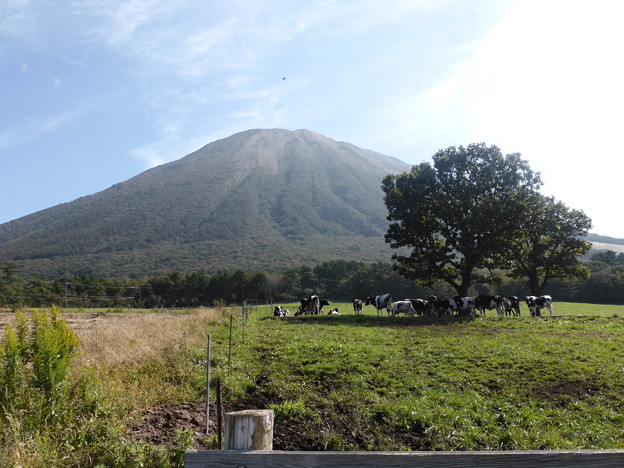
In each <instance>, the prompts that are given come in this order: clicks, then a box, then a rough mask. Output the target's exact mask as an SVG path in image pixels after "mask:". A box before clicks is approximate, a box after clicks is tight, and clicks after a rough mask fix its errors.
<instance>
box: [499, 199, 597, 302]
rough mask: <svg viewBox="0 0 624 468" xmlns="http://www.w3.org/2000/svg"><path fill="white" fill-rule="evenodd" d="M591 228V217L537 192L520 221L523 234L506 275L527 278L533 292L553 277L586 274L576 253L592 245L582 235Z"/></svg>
mask: <svg viewBox="0 0 624 468" xmlns="http://www.w3.org/2000/svg"><path fill="white" fill-rule="evenodd" d="M590 228H591V220H590V219H589V218H588V217H587V216H586V215H585V214H584V213H583V212H582V211H579V210H573V209H571V208H568V207H567V206H565V205H564V204H563V203H562V202H558V201H556V200H555V199H554V198H552V197H545V196H543V195H540V194H537V195H536V196H535V197H534V199H533V200H532V202H531V203H530V206H529V209H528V210H527V211H526V214H525V219H524V220H523V222H522V224H521V229H522V231H523V235H522V236H521V238H520V240H519V241H518V242H517V243H516V244H514V247H513V250H514V255H513V259H512V265H511V266H512V268H511V271H510V272H509V276H510V277H512V278H515V279H522V278H526V279H527V287H528V288H529V290H530V291H531V294H534V295H539V294H541V293H542V291H543V290H544V288H545V287H546V285H547V284H548V282H549V280H551V279H554V278H578V279H587V278H589V268H587V266H585V265H583V264H582V263H581V262H580V260H579V257H581V256H583V255H585V254H586V253H587V252H589V250H590V249H591V242H588V241H586V240H583V239H581V237H582V236H584V235H586V234H587V231H588V230H589V229H590Z"/></svg>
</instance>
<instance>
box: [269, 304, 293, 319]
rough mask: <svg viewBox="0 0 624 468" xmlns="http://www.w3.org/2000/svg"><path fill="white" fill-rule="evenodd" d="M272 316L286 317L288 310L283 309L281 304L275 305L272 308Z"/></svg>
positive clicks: (288, 314) (288, 313)
mask: <svg viewBox="0 0 624 468" xmlns="http://www.w3.org/2000/svg"><path fill="white" fill-rule="evenodd" d="M273 316H274V317H288V316H290V311H289V310H288V309H284V308H283V307H282V306H275V309H273Z"/></svg>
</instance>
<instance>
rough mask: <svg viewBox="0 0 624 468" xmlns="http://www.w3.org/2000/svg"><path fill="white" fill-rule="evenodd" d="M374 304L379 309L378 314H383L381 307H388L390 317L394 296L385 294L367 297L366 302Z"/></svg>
mask: <svg viewBox="0 0 624 468" xmlns="http://www.w3.org/2000/svg"><path fill="white" fill-rule="evenodd" d="M364 305H373V306H375V309H377V315H378V316H380V315H381V309H386V311H387V312H388V317H390V307H391V306H392V296H391V295H390V294H383V295H381V296H369V297H368V298H367V299H366V304H364Z"/></svg>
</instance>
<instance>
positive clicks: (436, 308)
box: [429, 295, 452, 317]
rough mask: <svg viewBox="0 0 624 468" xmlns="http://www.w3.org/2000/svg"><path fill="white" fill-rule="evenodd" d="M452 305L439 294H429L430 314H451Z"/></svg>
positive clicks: (432, 315) (435, 315) (434, 315)
mask: <svg viewBox="0 0 624 468" xmlns="http://www.w3.org/2000/svg"><path fill="white" fill-rule="evenodd" d="M451 312H452V311H451V305H450V304H449V301H448V299H440V298H439V297H438V296H433V295H431V296H429V315H430V316H431V317H438V316H440V315H450V313H451Z"/></svg>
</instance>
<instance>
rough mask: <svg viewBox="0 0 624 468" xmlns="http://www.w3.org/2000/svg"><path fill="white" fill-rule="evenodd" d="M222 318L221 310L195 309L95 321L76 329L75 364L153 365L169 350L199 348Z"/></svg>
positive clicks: (122, 316) (121, 316) (128, 315)
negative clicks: (76, 351) (78, 352)
mask: <svg viewBox="0 0 624 468" xmlns="http://www.w3.org/2000/svg"><path fill="white" fill-rule="evenodd" d="M113 315H115V314H113ZM222 317H223V311H222V310H219V309H207V308H199V309H193V310H189V311H188V312H187V313H184V314H171V313H160V312H155V313H149V314H145V313H141V314H122V315H116V316H113V317H112V318H111V319H110V320H106V319H104V320H101V321H99V322H97V321H96V322H95V323H94V324H93V325H92V326H88V327H84V328H83V327H77V328H78V329H77V331H76V333H77V334H78V338H79V339H80V342H81V353H80V357H79V358H78V362H79V363H80V364H82V365H85V366H96V367H97V366H100V365H107V366H119V365H121V366H134V365H142V364H144V363H146V362H153V361H155V360H158V358H160V357H162V356H163V353H165V352H166V351H168V350H170V349H172V348H176V347H177V348H182V347H187V346H188V347H200V346H202V344H203V343H204V342H205V340H206V336H207V330H209V329H210V328H211V327H213V326H214V325H216V324H217V323H218V322H219V321H220V320H221V318H222Z"/></svg>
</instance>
